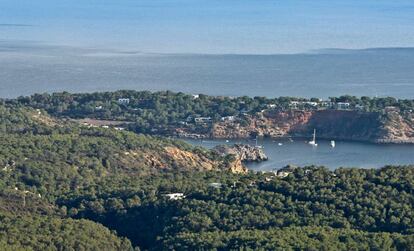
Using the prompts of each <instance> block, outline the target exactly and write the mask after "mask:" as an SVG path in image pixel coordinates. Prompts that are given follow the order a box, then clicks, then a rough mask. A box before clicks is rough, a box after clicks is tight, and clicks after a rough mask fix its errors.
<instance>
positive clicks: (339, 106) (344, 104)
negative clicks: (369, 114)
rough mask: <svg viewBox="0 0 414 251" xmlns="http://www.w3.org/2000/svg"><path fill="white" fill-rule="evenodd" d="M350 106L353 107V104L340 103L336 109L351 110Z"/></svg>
mask: <svg viewBox="0 0 414 251" xmlns="http://www.w3.org/2000/svg"><path fill="white" fill-rule="evenodd" d="M350 106H351V104H350V103H347V102H338V103H336V107H337V108H338V109H340V110H346V109H349V107H350Z"/></svg>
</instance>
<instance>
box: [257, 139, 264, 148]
mask: <svg viewBox="0 0 414 251" xmlns="http://www.w3.org/2000/svg"><path fill="white" fill-rule="evenodd" d="M256 148H259V149H262V148H263V146H262V145H259V144H258V137H257V136H256Z"/></svg>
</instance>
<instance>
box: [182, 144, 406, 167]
mask: <svg viewBox="0 0 414 251" xmlns="http://www.w3.org/2000/svg"><path fill="white" fill-rule="evenodd" d="M186 141H187V142H189V143H191V144H194V145H199V146H204V147H207V148H212V147H214V146H216V145H219V144H234V143H245V144H251V145H254V144H255V142H254V141H252V140H230V141H229V142H226V141H225V140H203V141H200V140H186ZM259 143H260V144H261V145H263V147H264V149H263V150H264V151H265V153H266V155H267V156H268V157H269V160H268V161H265V162H261V163H250V164H248V167H249V168H250V169H252V170H266V171H269V170H273V169H275V168H281V167H284V166H286V165H288V164H294V165H298V166H306V165H323V166H326V167H329V168H331V169H335V168H338V167H360V168H378V167H383V166H385V165H388V164H390V165H391V164H392V165H409V164H414V155H413V153H414V146H413V145H375V144H367V143H359V142H345V141H337V142H336V146H335V148H332V147H331V146H330V141H322V140H321V141H318V146H317V147H312V146H310V145H309V144H307V143H306V142H305V140H294V141H293V142H289V141H287V140H271V139H265V140H262V141H261V142H259ZM278 143H282V144H283V145H282V146H279V145H278Z"/></svg>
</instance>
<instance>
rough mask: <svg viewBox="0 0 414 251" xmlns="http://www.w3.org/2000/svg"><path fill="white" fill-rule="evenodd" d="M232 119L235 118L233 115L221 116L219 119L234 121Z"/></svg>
mask: <svg viewBox="0 0 414 251" xmlns="http://www.w3.org/2000/svg"><path fill="white" fill-rule="evenodd" d="M234 119H235V117H234V116H225V117H221V121H234Z"/></svg>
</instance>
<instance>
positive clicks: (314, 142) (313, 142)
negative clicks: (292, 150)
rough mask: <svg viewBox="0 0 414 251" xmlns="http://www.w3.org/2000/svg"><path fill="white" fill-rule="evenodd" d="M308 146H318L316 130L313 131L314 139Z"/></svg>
mask: <svg viewBox="0 0 414 251" xmlns="http://www.w3.org/2000/svg"><path fill="white" fill-rule="evenodd" d="M308 144H309V145H312V146H318V144H317V143H316V129H313V139H312V140H311V141H309V142H308Z"/></svg>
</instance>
